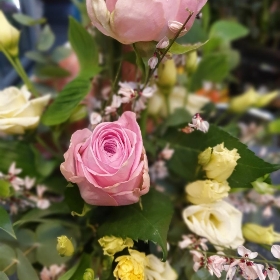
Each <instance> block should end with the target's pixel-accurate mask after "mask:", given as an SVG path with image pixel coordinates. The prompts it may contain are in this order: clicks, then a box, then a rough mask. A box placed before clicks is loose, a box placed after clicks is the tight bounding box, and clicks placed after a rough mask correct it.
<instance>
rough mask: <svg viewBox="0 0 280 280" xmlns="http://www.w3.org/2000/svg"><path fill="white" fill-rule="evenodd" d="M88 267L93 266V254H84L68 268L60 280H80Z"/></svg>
mask: <svg viewBox="0 0 280 280" xmlns="http://www.w3.org/2000/svg"><path fill="white" fill-rule="evenodd" d="M87 268H91V256H90V255H88V254H83V255H82V257H81V259H80V260H79V262H78V263H77V264H76V265H75V266H73V267H72V268H71V269H70V270H68V271H67V272H66V273H65V274H64V275H62V276H61V277H59V279H58V280H80V279H82V277H83V274H84V273H85V270H86V269H87Z"/></svg>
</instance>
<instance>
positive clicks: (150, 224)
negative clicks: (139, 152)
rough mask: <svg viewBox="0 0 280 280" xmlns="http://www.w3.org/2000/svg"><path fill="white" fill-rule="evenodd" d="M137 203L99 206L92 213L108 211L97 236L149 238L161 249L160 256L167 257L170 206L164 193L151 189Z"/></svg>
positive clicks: (171, 211) (103, 217) (170, 215)
mask: <svg viewBox="0 0 280 280" xmlns="http://www.w3.org/2000/svg"><path fill="white" fill-rule="evenodd" d="M141 202H142V205H143V210H141V208H140V205H139V204H138V203H137V204H133V205H129V206H119V207H98V208H97V209H96V210H95V211H94V212H95V213H99V211H104V209H105V210H106V211H108V212H107V213H106V216H102V221H103V223H102V224H101V225H100V227H99V228H98V231H97V234H98V236H100V237H103V236H105V235H114V236H119V237H122V238H126V237H130V238H132V239H134V240H138V239H141V240H149V241H152V242H154V243H156V244H158V245H159V246H160V247H161V248H162V251H163V259H164V260H166V257H167V240H166V238H167V231H168V228H169V224H170V221H171V217H172V213H173V209H172V205H171V203H170V200H169V198H168V197H166V196H165V195H163V194H161V193H159V192H157V191H156V190H154V189H151V190H150V191H149V193H148V194H146V195H144V196H142V198H141Z"/></svg>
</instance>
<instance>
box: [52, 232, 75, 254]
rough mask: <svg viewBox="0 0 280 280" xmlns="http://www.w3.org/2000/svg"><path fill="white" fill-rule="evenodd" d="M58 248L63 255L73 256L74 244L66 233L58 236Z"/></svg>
mask: <svg viewBox="0 0 280 280" xmlns="http://www.w3.org/2000/svg"><path fill="white" fill-rule="evenodd" d="M56 250H57V252H58V254H59V255H60V256H61V257H64V256H66V257H71V256H72V255H73V254H74V246H73V244H72V242H71V240H70V239H69V238H68V237H67V236H65V235H62V236H60V237H57V246H56Z"/></svg>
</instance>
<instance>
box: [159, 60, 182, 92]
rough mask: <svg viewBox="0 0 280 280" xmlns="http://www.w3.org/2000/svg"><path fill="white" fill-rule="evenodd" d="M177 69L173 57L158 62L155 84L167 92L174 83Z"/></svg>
mask: <svg viewBox="0 0 280 280" xmlns="http://www.w3.org/2000/svg"><path fill="white" fill-rule="evenodd" d="M176 81H177V70H176V65H175V62H174V60H173V59H168V60H166V61H165V62H164V63H163V62H162V63H160V65H159V67H158V81H157V85H158V87H159V88H160V90H161V91H162V92H163V93H165V94H169V93H170V92H171V90H172V88H173V87H174V85H175V84H176Z"/></svg>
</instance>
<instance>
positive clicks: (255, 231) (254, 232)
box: [242, 223, 280, 245]
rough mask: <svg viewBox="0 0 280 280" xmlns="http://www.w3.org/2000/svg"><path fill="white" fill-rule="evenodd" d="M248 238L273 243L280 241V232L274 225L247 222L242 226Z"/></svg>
mask: <svg viewBox="0 0 280 280" xmlns="http://www.w3.org/2000/svg"><path fill="white" fill-rule="evenodd" d="M242 233H243V236H244V238H245V239H246V240H248V241H250V242H254V243H257V244H267V245H271V244H273V243H275V242H279V241H280V233H278V232H275V231H274V230H273V225H271V226H268V227H262V226H259V225H257V224H251V223H247V224H245V225H243V228H242Z"/></svg>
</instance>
